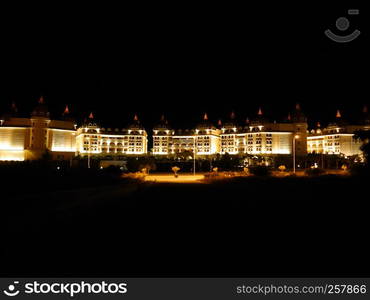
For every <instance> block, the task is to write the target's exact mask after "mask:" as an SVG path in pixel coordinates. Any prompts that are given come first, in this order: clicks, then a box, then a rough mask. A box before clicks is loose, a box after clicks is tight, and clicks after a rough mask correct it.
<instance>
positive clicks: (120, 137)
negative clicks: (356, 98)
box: [0, 97, 370, 161]
mask: <svg viewBox="0 0 370 300" xmlns="http://www.w3.org/2000/svg"><path fill="white" fill-rule="evenodd" d="M363 113H364V118H363V120H362V121H361V122H360V124H355V125H350V124H347V123H345V122H344V121H342V118H341V114H340V112H339V111H338V112H337V115H336V121H335V122H333V123H330V124H329V125H328V126H327V127H325V128H321V126H319V124H318V126H317V128H315V129H312V130H310V131H309V130H308V125H307V118H306V117H305V115H304V114H303V112H302V110H301V107H300V106H299V105H296V107H295V110H294V112H293V113H292V114H289V116H288V117H287V119H286V120H284V121H283V122H269V121H268V120H267V119H266V118H265V117H264V115H263V112H262V109H259V111H258V113H257V115H256V117H255V118H253V119H252V120H249V119H247V120H246V121H245V124H243V125H242V126H241V125H240V124H238V123H237V122H236V118H235V114H234V113H231V115H230V117H229V120H228V121H227V122H225V123H222V122H221V121H219V122H218V124H217V126H215V125H213V124H212V123H211V122H210V121H209V119H208V115H207V114H204V116H203V120H202V122H200V123H199V124H198V125H197V126H196V127H195V128H194V129H190V130H174V129H172V128H171V127H170V126H169V124H168V122H167V121H166V119H165V117H164V116H162V117H161V120H160V122H159V124H157V125H156V126H154V128H153V136H152V138H153V147H152V148H151V151H148V134H147V132H146V130H145V128H144V127H143V126H142V125H141V123H140V121H139V118H138V116H137V115H135V116H134V118H133V121H132V122H131V124H129V125H128V126H127V127H126V128H123V129H111V128H102V127H101V126H99V124H98V123H97V122H96V120H95V119H94V116H93V114H92V113H91V114H90V115H89V117H88V118H87V119H86V120H85V122H83V123H82V124H81V125H79V126H78V125H77V124H76V123H75V121H74V120H73V119H72V118H70V113H69V109H68V106H67V107H66V108H65V110H64V112H63V114H62V115H61V117H60V118H59V119H57V120H56V119H51V118H50V113H49V111H48V109H47V106H46V105H45V103H44V99H43V98H42V97H41V98H40V99H39V103H38V105H37V106H36V107H35V109H34V110H33V111H32V113H31V116H30V117H29V118H23V117H19V116H18V114H17V107H16V106H15V104H13V105H12V107H11V110H10V112H8V113H7V114H4V115H3V116H2V117H1V118H0V161H24V160H36V159H40V158H42V157H43V155H45V153H47V152H48V153H49V154H50V157H51V159H53V160H70V159H72V158H73V157H75V156H82V157H84V156H90V155H94V156H100V157H109V158H111V159H121V158H122V159H123V158H124V157H125V156H130V155H131V156H140V155H146V154H148V152H149V153H151V154H153V155H155V156H171V155H176V154H180V153H183V154H184V153H188V154H190V155H189V156H192V155H193V153H195V155H197V156H199V157H202V156H204V157H207V156H211V155H217V154H218V155H224V154H226V153H228V154H230V155H247V154H248V155H264V156H268V155H284V154H285V155H292V154H293V152H295V155H297V156H304V155H307V153H322V154H332V155H344V156H352V155H359V154H361V150H360V147H361V145H362V143H361V141H359V140H358V139H356V138H355V132H356V131H358V130H370V118H369V114H368V111H367V108H366V107H365V108H364V110H363Z"/></svg>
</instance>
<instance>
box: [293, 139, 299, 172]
mask: <svg viewBox="0 0 370 300" xmlns="http://www.w3.org/2000/svg"><path fill="white" fill-rule="evenodd" d="M298 138H299V135H295V136H294V137H293V173H294V174H295V140H296V139H298Z"/></svg>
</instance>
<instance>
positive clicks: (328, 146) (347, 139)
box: [307, 106, 370, 156]
mask: <svg viewBox="0 0 370 300" xmlns="http://www.w3.org/2000/svg"><path fill="white" fill-rule="evenodd" d="M317 125H318V126H317V128H316V129H312V130H311V131H310V134H309V136H308V137H307V151H308V153H322V154H336V155H340V154H342V155H345V156H351V155H359V154H361V150H360V147H361V145H362V142H361V141H360V140H359V139H357V138H355V134H354V133H355V132H356V131H359V130H370V117H369V113H368V109H367V107H366V106H365V107H364V109H363V118H362V120H361V121H360V123H359V124H356V125H349V124H347V123H346V122H344V121H343V120H342V116H341V113H340V111H339V110H338V111H337V114H336V121H335V122H333V123H330V124H329V125H328V126H327V127H326V128H321V126H320V124H317Z"/></svg>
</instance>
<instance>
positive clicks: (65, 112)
mask: <svg viewBox="0 0 370 300" xmlns="http://www.w3.org/2000/svg"><path fill="white" fill-rule="evenodd" d="M68 114H69V108H68V105H66V108H65V109H64V112H63V115H68Z"/></svg>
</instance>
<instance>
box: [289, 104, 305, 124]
mask: <svg viewBox="0 0 370 300" xmlns="http://www.w3.org/2000/svg"><path fill="white" fill-rule="evenodd" d="M291 121H292V122H294V123H306V122H307V118H306V116H305V114H304V113H303V112H302V108H301V105H300V104H299V103H296V105H295V110H294V112H293V114H292V116H291Z"/></svg>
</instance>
